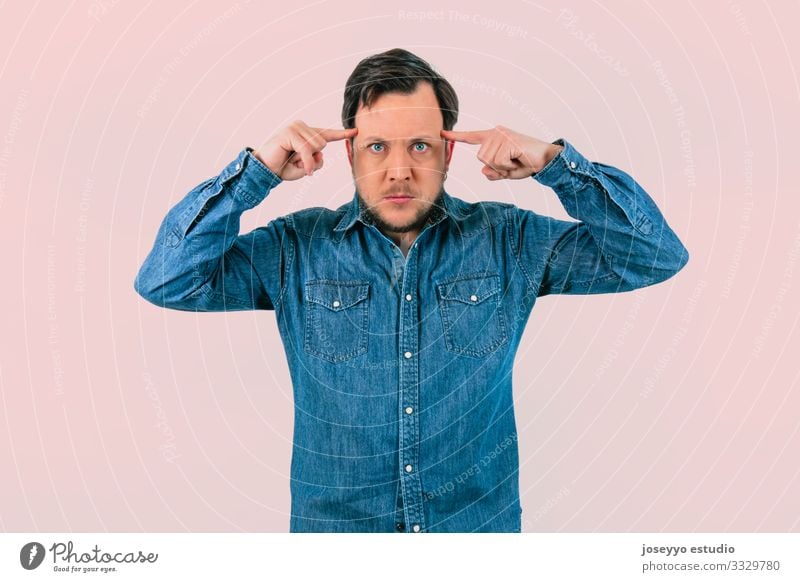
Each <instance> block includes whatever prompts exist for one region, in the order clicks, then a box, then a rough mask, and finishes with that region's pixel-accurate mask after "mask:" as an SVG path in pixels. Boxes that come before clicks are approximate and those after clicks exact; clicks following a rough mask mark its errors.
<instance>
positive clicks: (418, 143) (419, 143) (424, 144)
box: [414, 141, 428, 152]
mask: <svg viewBox="0 0 800 582" xmlns="http://www.w3.org/2000/svg"><path fill="white" fill-rule="evenodd" d="M414 145H415V146H418V145H421V146H425V148H426V149H427V147H428V144H426V143H424V142H421V141H418V142H417V143H415V144H414ZM415 151H417V152H424V151H425V150H419V149H418V150H415Z"/></svg>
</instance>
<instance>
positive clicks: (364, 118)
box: [355, 82, 443, 139]
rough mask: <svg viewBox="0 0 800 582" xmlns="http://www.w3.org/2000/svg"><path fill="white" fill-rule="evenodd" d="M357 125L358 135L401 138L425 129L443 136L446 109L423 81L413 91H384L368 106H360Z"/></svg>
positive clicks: (361, 136) (357, 113) (430, 87)
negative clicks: (444, 109)
mask: <svg viewBox="0 0 800 582" xmlns="http://www.w3.org/2000/svg"><path fill="white" fill-rule="evenodd" d="M355 124H356V127H357V128H358V138H359V139H363V138H365V137H367V136H376V137H382V138H384V139H400V138H404V137H407V136H410V135H415V134H418V133H422V132H427V133H432V134H433V135H437V136H438V135H439V130H441V129H442V127H443V126H442V112H441V109H440V108H439V102H438V101H437V100H436V93H434V92H433V87H432V86H431V85H430V83H425V82H422V83H419V84H418V85H417V87H416V89H415V91H414V92H413V93H410V94H408V95H403V94H401V93H384V94H383V95H381V96H380V97H378V98H377V99H376V100H375V102H374V103H373V104H372V107H370V108H365V107H364V106H363V105H360V106H359V108H358V111H357V112H356V118H355Z"/></svg>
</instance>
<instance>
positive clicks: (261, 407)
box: [0, 0, 800, 532]
mask: <svg viewBox="0 0 800 582" xmlns="http://www.w3.org/2000/svg"><path fill="white" fill-rule="evenodd" d="M791 4H793V6H791V7H790V5H791ZM278 5H282V6H283V7H281V8H276V6H278ZM492 5H493V4H491V3H486V2H465V1H463V0H462V1H459V2H439V3H438V4H432V3H429V2H427V3H419V4H418V5H416V6H414V5H413V4H412V5H408V6H407V7H406V8H405V9H404V10H397V9H392V8H389V7H383V6H382V5H381V4H380V3H377V2H374V1H370V2H348V3H347V6H346V8H345V7H343V3H338V2H337V3H334V2H326V1H318V2H314V3H306V4H303V3H271V4H270V5H269V6H267V5H262V3H260V2H244V1H240V2H233V3H228V2H218V3H213V2H193V3H191V4H186V5H185V6H181V7H178V6H176V5H175V4H174V3H152V2H150V3H147V4H144V5H143V4H142V3H136V2H118V1H115V0H86V1H80V2H72V3H70V6H69V7H68V8H65V7H63V6H61V5H59V4H57V3H55V4H53V3H50V4H48V3H36V5H35V6H33V7H31V6H29V3H25V2H19V1H17V2H13V1H12V2H7V3H5V4H3V7H2V10H1V12H2V18H0V88H2V93H0V112H1V113H0V221H1V223H0V236H2V248H3V249H4V252H3V284H2V291H1V292H2V305H3V310H4V313H3V325H2V351H0V422H2V426H3V430H0V467H2V475H3V477H2V480H0V530H2V531H25V530H40V531H70V530H71V531H87V532H88V531H131V532H136V531H159V532H162V531H286V530H287V529H288V521H289V518H288V511H289V479H288V469H289V461H290V445H291V432H292V396H291V384H290V381H289V375H288V368H287V365H286V362H285V359H284V354H283V350H282V346H281V343H280V341H279V336H278V331H277V327H276V325H275V317H274V313H272V312H249V313H229V314H224V313H215V314H202V313H201V314H194V313H185V312H183V313H182V312H176V311H167V310H160V309H157V308H155V307H153V306H152V305H150V304H148V303H146V302H145V301H144V300H142V299H141V298H139V297H138V296H137V295H136V294H135V292H134V290H133V278H134V276H135V274H136V271H137V270H138V267H139V265H140V264H141V262H142V260H143V259H144V256H145V254H146V253H147V252H148V250H149V249H150V247H151V245H152V243H153V239H154V236H155V232H156V229H157V227H158V225H159V223H160V222H161V219H162V218H163V216H164V214H165V213H166V212H167V210H168V209H169V208H170V207H171V206H172V205H173V204H174V203H175V202H177V201H178V200H179V199H180V198H181V197H183V195H184V194H185V193H186V192H187V191H188V190H189V189H190V188H191V187H193V186H194V185H196V184H198V183H199V182H201V181H203V180H204V179H206V178H208V177H211V176H213V175H216V174H217V173H218V172H219V171H220V170H221V168H222V167H223V166H224V165H225V164H227V163H228V162H230V161H231V160H232V159H234V157H235V156H236V155H237V153H238V152H239V151H241V149H242V148H244V147H245V146H247V145H249V146H252V147H257V146H259V145H260V144H261V143H262V142H263V141H266V139H267V138H268V137H269V136H270V135H271V134H272V132H273V131H275V130H277V129H278V128H280V127H281V126H283V125H285V124H287V123H288V122H290V121H291V120H293V119H297V118H300V119H303V120H305V121H306V122H307V123H309V124H311V125H317V126H329V127H334V126H337V125H339V124H340V110H341V98H342V91H343V87H344V82H345V80H346V78H347V76H348V75H349V73H350V72H351V70H352V69H353V67H354V66H355V65H356V63H357V62H358V61H359V60H360V59H361V58H363V57H365V56H367V55H370V54H374V53H377V52H381V51H383V50H386V49H389V48H393V47H395V46H401V47H404V48H407V49H409V50H412V51H413V52H416V53H417V54H419V55H420V56H422V57H423V58H426V59H427V60H429V61H430V62H431V63H432V64H433V65H434V66H435V67H436V68H437V69H438V70H439V71H440V72H442V73H443V74H444V75H445V76H447V77H448V78H449V79H450V80H451V82H452V83H453V85H454V86H455V87H456V89H457V91H458V92H459V96H460V99H461V115H460V121H459V124H458V126H457V127H456V129H485V128H488V127H491V126H494V125H497V124H503V125H507V126H509V127H511V128H513V129H516V130H518V131H521V132H523V133H527V134H529V135H533V136H536V137H539V138H541V139H547V140H553V139H555V138H557V137H564V138H566V139H567V140H569V141H570V142H571V143H572V144H573V145H574V146H575V147H576V148H577V149H578V150H579V151H580V152H582V153H583V154H584V155H586V156H587V157H588V158H589V159H592V160H595V161H600V162H604V163H607V164H612V165H616V166H618V167H620V168H622V169H624V170H626V171H628V172H629V173H631V174H632V175H634V176H635V177H636V178H637V180H639V182H640V183H641V184H642V185H643V186H644V187H645V188H646V189H647V190H648V191H649V192H650V194H651V195H652V196H653V198H654V199H655V200H656V202H657V203H658V204H659V206H660V208H661V209H662V210H663V212H664V214H665V216H666V217H667V219H668V221H669V223H670V224H671V225H672V226H673V228H674V229H675V231H676V232H677V233H678V235H679V237H681V239H682V240H683V241H684V242H685V243H686V245H687V247H688V248H689V250H690V252H691V260H690V263H689V265H688V266H687V267H686V269H685V270H683V271H682V272H681V273H680V274H679V275H678V276H677V277H675V278H673V279H671V280H669V281H667V282H666V283H663V284H660V285H657V286H655V287H651V288H648V289H645V290H640V291H635V292H632V293H626V294H616V295H601V296H573V297H567V296H554V297H547V298H543V299H541V300H540V302H539V303H538V304H537V306H536V308H535V310H534V312H533V315H532V318H531V320H530V323H529V325H528V327H527V329H526V332H525V335H524V337H523V342H522V345H521V347H520V351H519V355H518V359H517V366H516V369H515V376H514V377H515V388H514V390H515V398H516V402H517V409H516V418H517V423H518V428H519V435H520V454H521V462H522V466H521V475H520V480H521V492H522V497H523V499H522V503H523V507H524V512H523V522H524V525H523V529H524V531H528V532H534V531H536V532H539V531H542V532H544V531H572V532H578V531H580V532H591V531H728V532H745V531H762V532H763V531H776V532H783V531H800V478H798V471H800V465H798V454H797V451H798V450H799V449H800V435H798V426H799V425H798V416H799V415H798V411H800V391H798V375H799V374H798V370H799V369H800V366H798V353H800V350H799V349H798V348H800V334H798V331H797V323H798V303H800V301H799V300H798V298H800V294H798V292H797V288H798V286H800V281H798V279H799V278H800V275H798V266H797V262H798V257H799V256H800V218H798V217H799V216H800V198H798V187H797V184H798V177H799V176H798V168H800V163H798V161H797V159H796V155H797V152H798V148H797V135H798V134H799V133H800V127H799V126H800V122H799V116H798V113H797V112H798V110H799V108H798V98H799V97H800V84H799V83H798V75H797V71H796V70H795V63H794V62H793V60H792V58H791V55H792V54H794V55H798V54H800V39H799V38H798V36H797V35H796V34H793V33H794V30H792V25H793V23H795V22H797V20H798V18H800V9H798V6H797V4H796V3H771V4H770V3H767V2H754V3H746V2H715V3H700V2H698V3H692V2H681V1H679V2H674V3H669V4H667V3H658V4H657V5H656V4H655V3H649V2H620V1H617V2H610V3H604V6H601V5H600V4H599V3H590V2H574V1H573V2H566V3H560V4H550V3H545V2H541V3H534V2H508V3H504V4H503V9H502V11H498V12H496V13H494V12H492V8H491V6H492ZM416 11H434V12H433V13H428V14H412V13H414V12H416ZM476 151H477V150H476V148H475V147H474V146H466V145H463V144H459V145H457V146H456V152H455V156H454V162H453V165H452V167H451V170H450V178H449V180H448V190H449V191H450V192H451V193H452V194H454V195H456V196H458V197H460V198H463V199H466V200H470V201H474V200H503V201H512V202H514V203H516V204H518V205H520V206H523V207H527V208H531V209H534V210H537V211H539V212H542V213H546V214H550V215H553V216H556V217H560V218H566V217H567V215H566V213H565V212H564V210H563V208H562V207H561V205H560V203H559V202H558V199H557V198H556V197H555V195H554V193H553V192H552V191H550V190H549V189H546V188H544V187H541V186H539V185H538V184H536V183H535V182H533V181H514V182H508V181H501V182H489V181H488V180H486V179H485V178H484V177H483V176H482V175H481V173H480V166H481V164H480V163H479V162H478V160H477V159H476V158H475V153H476ZM325 156H326V166H325V168H324V169H323V171H321V172H319V173H318V174H317V175H315V176H314V177H313V178H311V179H305V180H301V181H298V182H291V183H286V184H283V185H281V186H280V187H279V188H278V189H276V190H275V191H274V192H273V193H272V195H271V196H270V197H269V198H268V199H267V200H266V201H265V202H264V203H263V204H261V205H260V206H259V207H257V208H256V209H254V210H252V211H250V212H248V213H246V214H245V215H244V217H243V222H242V231H243V232H245V231H248V230H250V229H252V228H254V227H256V226H258V225H262V224H265V223H266V222H267V221H268V220H269V219H270V218H271V217H274V216H277V215H280V214H285V213H287V212H291V211H294V210H298V209H300V208H304V207H307V206H315V205H323V206H328V207H330V208H335V207H337V206H338V205H340V204H342V203H344V202H346V201H347V200H349V199H350V197H351V196H352V192H353V187H352V181H351V177H350V173H349V168H348V166H347V162H346V159H345V157H344V146H343V144H341V143H338V144H332V145H331V146H329V149H326V151H325ZM792 354H794V356H792Z"/></svg>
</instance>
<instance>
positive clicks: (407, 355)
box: [403, 352, 411, 359]
mask: <svg viewBox="0 0 800 582" xmlns="http://www.w3.org/2000/svg"><path fill="white" fill-rule="evenodd" d="M403 355H404V356H405V357H406V359H408V358H410V357H411V352H406V353H405V354H403Z"/></svg>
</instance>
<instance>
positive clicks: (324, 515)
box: [135, 49, 688, 533]
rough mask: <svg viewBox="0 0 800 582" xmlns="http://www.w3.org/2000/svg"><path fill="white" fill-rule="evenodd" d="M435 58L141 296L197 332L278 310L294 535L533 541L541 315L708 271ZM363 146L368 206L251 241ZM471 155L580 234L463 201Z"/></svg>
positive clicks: (272, 175) (602, 171) (203, 218)
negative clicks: (535, 196) (474, 100)
mask: <svg viewBox="0 0 800 582" xmlns="http://www.w3.org/2000/svg"><path fill="white" fill-rule="evenodd" d="M457 116H458V100H457V97H456V94H455V91H454V90H453V88H452V87H451V85H450V84H449V83H448V82H447V81H446V80H445V79H443V78H442V77H441V76H439V75H438V74H437V73H435V72H434V71H433V69H432V68H431V67H430V65H428V63H426V62H425V61H423V60H422V59H420V58H419V57H417V56H415V55H413V54H411V53H409V52H408V51H405V50H400V49H393V50H390V51H387V52H385V53H382V54H379V55H374V56H371V57H369V58H366V59H364V60H363V61H361V62H360V63H359V64H358V66H357V67H356V69H355V70H354V71H353V73H352V75H351V76H350V78H349V79H348V82H347V87H346V90H345V95H344V106H343V110H342V123H343V127H344V129H338V130H337V129H320V128H315V127H311V126H308V125H306V124H305V123H304V122H302V121H296V122H294V123H292V124H290V125H289V126H288V127H286V128H284V129H282V130H281V131H280V132H278V133H277V134H276V135H275V136H274V137H273V138H271V139H270V140H269V141H267V142H266V143H265V144H264V145H263V146H262V147H261V148H260V149H259V150H258V151H254V150H253V149H252V148H249V147H247V148H245V149H244V150H243V151H242V152H241V153H240V154H239V155H238V157H237V158H236V160H234V161H233V162H231V163H230V164H229V165H228V166H226V167H225V168H223V170H222V172H221V173H220V174H219V175H218V176H216V177H214V178H210V179H208V180H206V181H205V182H203V183H201V184H199V185H198V186H197V187H195V188H194V189H193V190H191V191H190V192H189V193H188V194H187V195H186V197H185V198H183V200H181V201H180V202H179V203H178V204H177V205H175V207H174V208H172V209H171V210H170V211H169V213H168V214H167V216H166V218H165V219H164V221H163V223H162V225H161V228H160V230H159V231H158V235H157V237H156V241H155V245H154V247H153V249H152V251H151V252H150V254H149V256H148V257H147V259H146V261H145V262H144V264H143V265H142V267H141V270H140V272H139V274H138V276H137V278H136V282H135V288H136V290H137V292H138V293H139V294H141V295H142V296H143V297H144V298H145V299H147V300H148V301H150V302H152V303H154V304H156V305H158V306H161V307H168V308H172V309H180V310H191V311H233V310H244V309H269V310H275V312H276V319H277V322H278V327H279V330H280V334H281V338H282V341H283V346H284V349H285V352H286V356H287V359H288V363H289V369H290V373H291V377H292V382H293V391H294V400H295V417H294V442H293V452H292V463H291V493H292V514H291V519H290V531H292V532H308V531H326V532H388V531H405V532H410V533H416V532H519V531H521V528H520V523H521V515H520V514H521V511H522V509H521V507H520V502H519V486H518V469H519V462H518V449H517V433H516V427H515V422H514V412H513V402H512V381H511V377H512V374H511V373H512V366H513V362H514V356H515V352H516V350H517V346H518V345H519V341H520V338H521V336H522V332H523V329H524V325H525V323H526V321H527V319H528V317H529V314H530V312H531V310H532V308H533V305H534V303H535V301H536V299H537V297H540V296H542V295H547V294H552V293H573V294H578V293H581V294H589V293H612V292H620V291H628V290H632V289H638V288H641V287H645V286H647V285H651V284H654V283H657V282H660V281H664V280H665V279H667V278H669V277H671V276H672V275H673V274H675V273H676V272H678V271H679V270H680V269H681V268H682V267H683V266H684V265H685V264H686V262H687V260H688V253H687V250H686V249H685V248H684V246H683V244H681V242H680V241H679V240H678V238H677V236H676V235H675V233H674V232H673V231H672V230H671V229H670V227H669V226H668V225H667V224H666V222H665V220H664V218H663V216H662V215H661V213H660V212H659V210H658V208H657V207H656V205H655V203H654V202H653V201H652V200H651V198H650V197H649V196H648V195H647V193H646V192H645V191H644V190H643V189H642V188H641V186H639V185H638V184H637V183H636V182H635V181H634V179H633V178H631V177H630V176H628V175H627V174H626V173H624V172H622V171H621V170H618V169H616V168H613V167H611V166H608V165H604V164H599V163H593V162H590V161H588V160H587V159H586V158H584V157H583V156H582V155H581V154H580V153H579V152H578V151H577V150H576V149H575V148H573V147H572V145H571V144H569V143H568V142H566V141H565V140H563V139H559V140H556V141H555V142H553V143H546V142H543V141H540V140H538V139H535V138H533V137H529V136H526V135H523V134H521V133H517V132H515V131H512V130H510V129H508V128H505V127H502V126H497V127H495V128H493V129H486V130H479V131H465V132H460V131H453V126H454V125H455V122H456V119H457ZM337 140H346V141H345V147H346V150H347V155H348V159H349V161H350V165H351V168H352V172H353V179H354V182H355V186H356V189H355V194H354V196H353V199H352V201H350V202H349V203H347V204H344V205H343V206H341V207H340V208H338V209H337V210H335V211H333V210H329V209H327V208H309V209H305V210H301V211H299V212H294V213H291V214H289V215H286V216H281V217H278V218H275V219H274V220H272V221H270V222H269V223H268V224H267V225H266V226H263V227H260V228H257V229H255V230H254V231H252V232H250V233H247V234H244V235H239V218H240V216H241V214H242V212H244V211H245V210H248V209H250V208H253V207H254V206H256V205H257V204H259V203H260V202H261V201H262V200H264V198H265V197H266V196H267V195H274V194H273V191H274V190H275V189H276V188H277V187H278V186H279V185H280V184H281V182H283V181H290V180H297V179H299V178H301V177H303V176H305V175H309V174H311V173H313V172H314V171H315V170H318V169H320V168H321V167H322V166H323V161H324V160H323V155H322V150H323V149H324V148H325V147H326V145H327V144H328V143H329V142H333V141H337ZM456 141H459V142H464V143H467V144H474V145H478V146H480V147H479V149H478V152H477V156H478V159H479V160H480V161H481V162H483V164H484V167H483V174H484V175H485V176H486V177H487V178H488V179H490V180H500V179H523V178H529V177H533V178H534V179H535V180H536V181H538V182H539V183H541V184H545V185H547V186H550V187H552V188H553V189H554V190H555V192H556V194H557V195H558V197H559V199H560V200H561V202H562V204H563V205H564V207H565V209H566V210H567V212H568V213H569V214H570V216H572V217H574V218H575V219H577V222H572V221H562V220H556V219H553V218H549V217H546V216H542V215H539V214H536V213H534V212H532V211H530V210H525V209H521V208H518V207H517V206H515V205H512V204H506V203H500V202H478V203H467V202H465V201H463V200H461V199H459V198H456V197H454V196H451V195H450V194H449V193H448V192H446V191H445V189H444V181H445V179H446V177H447V169H448V167H449V164H450V160H451V158H452V155H453V148H454V143H455V142H456Z"/></svg>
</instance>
